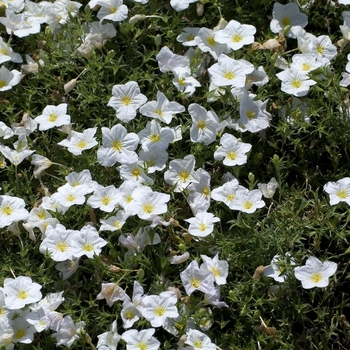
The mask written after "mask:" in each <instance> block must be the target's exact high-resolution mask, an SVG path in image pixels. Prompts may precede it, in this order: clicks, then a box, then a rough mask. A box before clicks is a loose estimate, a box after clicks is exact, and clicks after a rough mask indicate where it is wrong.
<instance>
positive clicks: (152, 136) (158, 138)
mask: <svg viewBox="0 0 350 350" xmlns="http://www.w3.org/2000/svg"><path fill="white" fill-rule="evenodd" d="M149 139H150V140H151V141H152V142H158V141H159V140H160V136H159V134H152V135H151V136H150V137H149Z"/></svg>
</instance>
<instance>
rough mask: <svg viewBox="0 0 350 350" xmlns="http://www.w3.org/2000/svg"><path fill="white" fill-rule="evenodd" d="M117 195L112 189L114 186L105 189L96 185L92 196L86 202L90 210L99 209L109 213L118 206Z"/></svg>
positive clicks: (115, 190)
mask: <svg viewBox="0 0 350 350" xmlns="http://www.w3.org/2000/svg"><path fill="white" fill-rule="evenodd" d="M117 194H118V190H117V189H116V188H115V187H114V185H110V186H107V187H104V186H102V185H97V186H96V187H95V190H94V193H93V195H92V196H90V197H89V199H88V200H87V204H88V205H90V206H91V207H92V208H99V209H100V210H102V211H105V212H107V213H110V212H112V211H113V210H114V208H115V207H116V205H117V204H118V197H117Z"/></svg>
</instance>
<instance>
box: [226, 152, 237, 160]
mask: <svg viewBox="0 0 350 350" xmlns="http://www.w3.org/2000/svg"><path fill="white" fill-rule="evenodd" d="M226 157H227V158H228V159H229V160H235V159H236V158H237V153H236V152H235V151H230V152H228V153H227V155H226Z"/></svg>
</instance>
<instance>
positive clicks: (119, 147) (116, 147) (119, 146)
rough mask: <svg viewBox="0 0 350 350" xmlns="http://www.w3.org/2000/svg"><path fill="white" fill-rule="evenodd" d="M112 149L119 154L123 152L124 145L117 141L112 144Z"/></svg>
mask: <svg viewBox="0 0 350 350" xmlns="http://www.w3.org/2000/svg"><path fill="white" fill-rule="evenodd" d="M112 148H113V149H114V150H115V151H116V152H119V151H121V150H122V148H123V145H122V143H121V142H120V141H119V140H115V141H113V143H112Z"/></svg>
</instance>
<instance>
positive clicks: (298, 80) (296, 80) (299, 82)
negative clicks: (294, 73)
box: [291, 79, 301, 89]
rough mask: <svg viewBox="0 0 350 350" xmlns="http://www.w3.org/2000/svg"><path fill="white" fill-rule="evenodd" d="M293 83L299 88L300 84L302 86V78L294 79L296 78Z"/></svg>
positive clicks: (294, 86)
mask: <svg viewBox="0 0 350 350" xmlns="http://www.w3.org/2000/svg"><path fill="white" fill-rule="evenodd" d="M291 85H292V86H293V88H295V89H299V88H300V86H301V80H300V79H294V80H292V82H291Z"/></svg>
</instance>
